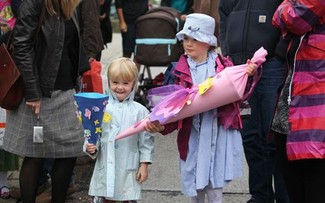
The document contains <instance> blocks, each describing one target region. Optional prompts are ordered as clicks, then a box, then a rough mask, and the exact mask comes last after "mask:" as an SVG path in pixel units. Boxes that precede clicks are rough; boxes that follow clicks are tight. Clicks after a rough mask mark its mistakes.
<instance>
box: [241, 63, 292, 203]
mask: <svg viewBox="0 0 325 203" xmlns="http://www.w3.org/2000/svg"><path fill="white" fill-rule="evenodd" d="M262 70H263V73H262V76H261V78H260V80H259V81H258V83H257V84H256V86H255V89H254V91H253V94H252V96H251V97H250V99H249V100H248V102H249V105H250V107H251V116H250V117H249V118H248V119H244V120H243V129H242V131H241V134H242V138H243V144H244V151H245V156H246V160H247V163H248V167H249V192H250V194H251V195H252V197H251V200H252V201H254V202H256V203H274V201H275V200H276V202H277V203H288V202H289V198H288V194H287V191H286V189H285V184H284V180H283V177H282V174H281V172H280V169H279V160H278V158H277V155H276V148H275V144H274V141H273V140H271V139H268V138H269V132H270V126H271V123H272V119H273V114H274V109H275V105H276V98H277V95H278V89H279V87H280V86H281V84H282V82H283V80H284V77H285V71H286V69H285V67H284V63H283V62H281V61H278V60H277V59H275V58H272V59H269V60H267V61H266V62H265V63H264V64H263V69H262ZM273 182H274V189H273V185H272V183H273Z"/></svg>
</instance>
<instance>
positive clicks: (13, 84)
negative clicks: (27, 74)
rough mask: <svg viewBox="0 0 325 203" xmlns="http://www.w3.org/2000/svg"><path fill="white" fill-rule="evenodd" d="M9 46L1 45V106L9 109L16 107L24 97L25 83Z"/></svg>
mask: <svg viewBox="0 0 325 203" xmlns="http://www.w3.org/2000/svg"><path fill="white" fill-rule="evenodd" d="M8 50H9V49H8V48H7V46H6V45H5V44H1V46H0V56H1V61H0V106H1V107H2V108H4V109H7V110H13V109H15V108H16V107H17V106H18V105H19V104H20V101H21V100H22V98H23V95H24V91H23V83H22V79H21V78H20V73H19V70H18V68H17V66H16V64H15V62H14V60H13V59H12V57H11V55H10V53H9V51H8Z"/></svg>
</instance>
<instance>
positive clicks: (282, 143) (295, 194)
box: [274, 133, 325, 203]
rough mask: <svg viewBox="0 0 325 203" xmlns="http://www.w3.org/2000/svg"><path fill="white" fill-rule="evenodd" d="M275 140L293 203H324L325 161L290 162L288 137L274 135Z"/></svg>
mask: <svg viewBox="0 0 325 203" xmlns="http://www.w3.org/2000/svg"><path fill="white" fill-rule="evenodd" d="M274 139H275V143H276V148H277V151H278V156H279V159H280V165H281V169H282V172H283V177H284V180H285V183H286V185H287V189H288V193H289V197H290V200H291V203H324V202H325V159H306V160H297V161H289V160H288V159H287V154H286V142H287V135H284V134H278V133H274Z"/></svg>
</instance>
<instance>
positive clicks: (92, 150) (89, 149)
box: [86, 143, 97, 154]
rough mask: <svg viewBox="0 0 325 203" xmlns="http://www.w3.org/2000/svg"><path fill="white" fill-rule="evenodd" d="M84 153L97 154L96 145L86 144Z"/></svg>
mask: <svg viewBox="0 0 325 203" xmlns="http://www.w3.org/2000/svg"><path fill="white" fill-rule="evenodd" d="M86 151H87V152H88V153H89V154H96V152H97V148H96V145H94V144H90V143H87V144H86Z"/></svg>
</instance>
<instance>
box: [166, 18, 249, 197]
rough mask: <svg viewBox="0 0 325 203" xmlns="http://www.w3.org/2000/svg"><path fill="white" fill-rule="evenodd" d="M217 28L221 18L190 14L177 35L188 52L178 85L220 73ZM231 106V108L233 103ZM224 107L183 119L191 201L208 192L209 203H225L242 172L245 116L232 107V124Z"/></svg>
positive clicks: (183, 162)
mask: <svg viewBox="0 0 325 203" xmlns="http://www.w3.org/2000/svg"><path fill="white" fill-rule="evenodd" d="M214 30H215V20H214V19H213V18H212V17H210V16H208V15H205V14H198V13H193V14H190V15H188V16H187V17H186V22H185V24H184V28H183V30H181V31H180V32H179V33H177V35H176V36H177V38H178V39H179V40H183V46H184V50H185V54H184V55H182V56H181V57H180V59H179V61H178V63H177V65H176V67H175V69H174V71H173V75H174V77H175V83H176V84H180V85H183V86H185V87H188V88H190V87H192V85H197V84H200V83H201V82H203V81H205V80H206V79H207V78H208V77H212V76H214V75H215V74H216V72H217V68H216V66H217V65H216V59H217V53H216V52H215V46H216V45H217V39H216V37H215V35H214ZM254 67H255V64H252V65H250V66H248V68H247V73H248V74H249V75H252V74H253V71H254ZM221 96H222V95H221ZM227 107H229V108H230V109H231V108H233V105H232V104H230V105H227ZM222 108H224V107H219V108H218V109H212V110H209V111H206V112H203V113H200V114H197V115H194V116H192V117H190V118H185V119H183V120H182V127H181V128H180V129H179V131H178V138H177V144H178V150H179V154H180V172H181V185H182V192H183V194H185V195H186V196H189V197H190V203H204V202H205V196H206V195H207V198H208V202H209V203H221V202H222V188H223V187H224V186H225V185H226V184H227V183H228V182H230V181H231V180H233V179H234V178H237V177H240V176H241V175H242V171H243V146H242V138H241V135H240V132H239V128H240V127H241V121H240V115H239V114H236V113H237V112H236V111H235V109H232V110H231V112H232V113H233V112H235V113H234V117H233V118H232V121H231V122H230V123H229V122H228V121H227V122H226V121H225V119H224V117H223V116H222V115H220V114H219V113H221V112H222V111H223V109H222ZM223 112H225V111H223ZM228 112H229V111H228ZM238 113H239V112H238ZM226 123H227V124H226ZM178 127H179V125H178V123H177V122H176V123H171V124H167V125H165V130H164V131H162V132H161V133H162V134H167V133H170V132H172V131H174V130H176V129H177V128H178Z"/></svg>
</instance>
